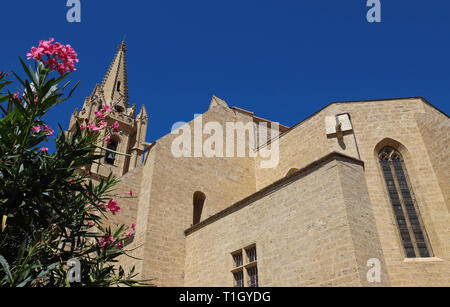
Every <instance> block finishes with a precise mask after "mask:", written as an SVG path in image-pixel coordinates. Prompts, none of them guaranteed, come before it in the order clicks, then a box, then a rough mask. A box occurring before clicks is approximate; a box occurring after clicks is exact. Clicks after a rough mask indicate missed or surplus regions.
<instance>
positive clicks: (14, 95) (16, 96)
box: [13, 92, 22, 101]
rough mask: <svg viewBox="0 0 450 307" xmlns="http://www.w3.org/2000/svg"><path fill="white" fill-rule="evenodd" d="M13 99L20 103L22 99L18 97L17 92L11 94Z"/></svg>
mask: <svg viewBox="0 0 450 307" xmlns="http://www.w3.org/2000/svg"><path fill="white" fill-rule="evenodd" d="M13 99H15V100H19V101H22V97H20V93H19V92H16V93H14V94H13Z"/></svg>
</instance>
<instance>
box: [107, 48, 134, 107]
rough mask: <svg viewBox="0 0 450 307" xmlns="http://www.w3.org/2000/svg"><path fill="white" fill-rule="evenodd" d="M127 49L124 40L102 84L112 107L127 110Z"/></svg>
mask: <svg viewBox="0 0 450 307" xmlns="http://www.w3.org/2000/svg"><path fill="white" fill-rule="evenodd" d="M126 51H127V47H126V45H125V40H124V41H122V43H121V44H120V45H119V47H118V50H117V53H116V55H115V57H114V60H113V62H112V63H111V65H110V67H109V69H108V72H107V73H106V75H105V78H104V79H103V82H102V85H101V88H102V89H103V92H104V97H105V100H106V103H107V104H108V105H110V106H112V107H116V109H117V110H125V109H127V108H128V77H127V63H126V57H125V54H126Z"/></svg>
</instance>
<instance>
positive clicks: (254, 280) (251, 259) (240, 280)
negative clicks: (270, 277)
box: [231, 244, 259, 287]
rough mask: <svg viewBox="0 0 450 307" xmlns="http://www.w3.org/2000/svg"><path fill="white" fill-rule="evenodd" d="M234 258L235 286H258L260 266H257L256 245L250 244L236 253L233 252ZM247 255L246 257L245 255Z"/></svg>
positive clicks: (232, 271)
mask: <svg viewBox="0 0 450 307" xmlns="http://www.w3.org/2000/svg"><path fill="white" fill-rule="evenodd" d="M231 256H232V258H233V269H232V270H231V273H232V274H233V280H234V286H235V287H244V286H248V287H258V286H259V280H258V267H257V265H258V264H257V260H258V257H257V253H256V246H255V245H254V244H253V245H250V246H248V247H245V248H243V249H240V250H238V251H235V252H234V253H231ZM244 256H245V257H244Z"/></svg>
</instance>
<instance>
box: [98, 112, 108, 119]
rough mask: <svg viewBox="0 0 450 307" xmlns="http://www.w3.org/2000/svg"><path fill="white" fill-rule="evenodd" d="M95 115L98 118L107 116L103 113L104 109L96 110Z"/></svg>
mask: <svg viewBox="0 0 450 307" xmlns="http://www.w3.org/2000/svg"><path fill="white" fill-rule="evenodd" d="M95 116H96V117H97V118H98V119H104V118H106V115H105V114H103V112H102V111H98V112H96V113H95Z"/></svg>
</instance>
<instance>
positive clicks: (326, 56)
mask: <svg viewBox="0 0 450 307" xmlns="http://www.w3.org/2000/svg"><path fill="white" fill-rule="evenodd" d="M381 3H382V22H381V23H379V24H370V23H368V22H367V21H366V18H365V16H366V12H367V10H368V8H367V7H366V0H345V1H336V0H320V1H317V0H308V1H306V0H295V1H294V0H283V1H275V0H270V1H267V0H257V1H256V0H239V1H237V0H227V1H219V0H177V1H174V0H159V1H153V0H148V1H119V0H81V4H82V22H81V23H79V24H75V23H73V24H71V23H68V22H67V21H66V12H67V10H68V8H66V6H65V4H66V1H65V0H53V1H51V0H40V1H16V0H15V1H2V3H1V9H0V18H1V20H2V23H3V25H2V30H3V31H2V48H0V59H1V62H0V64H1V65H0V70H7V71H9V70H15V71H20V68H19V63H18V60H17V57H18V56H19V55H20V56H23V57H25V53H26V52H28V50H29V49H30V48H31V46H36V45H37V43H38V41H39V40H42V39H48V38H49V37H54V38H55V39H56V40H57V41H60V42H62V43H70V44H72V46H73V47H74V48H75V49H76V51H77V52H78V54H79V58H80V63H79V65H78V66H77V67H78V71H77V72H75V73H74V74H72V79H73V80H75V81H77V80H81V85H80V87H79V88H78V89H77V92H76V95H75V96H74V98H73V99H71V100H69V101H68V102H66V103H65V104H64V105H60V106H58V107H57V108H55V109H54V110H53V111H52V112H51V114H49V117H48V118H47V120H48V122H49V123H50V124H51V126H52V127H56V123H57V122H59V123H61V124H62V126H63V127H64V128H67V126H68V122H69V119H70V115H71V113H72V112H73V109H74V108H75V107H78V108H80V107H81V105H82V103H83V100H84V98H85V97H86V96H88V95H89V94H90V93H91V91H92V89H93V88H94V85H95V84H96V83H97V82H101V80H102V78H103V76H104V74H105V72H106V70H107V68H108V66H109V64H110V63H111V61H112V58H113V56H114V53H115V52H116V47H117V46H118V45H119V43H120V42H121V40H122V38H123V36H124V35H126V42H127V46H128V75H129V92H130V98H131V103H136V104H137V105H138V107H140V105H141V104H145V105H146V106H147V109H148V111H149V114H150V123H149V133H148V137H147V139H148V141H154V140H155V139H158V138H160V137H161V136H163V135H165V134H167V133H169V132H170V128H171V126H172V124H173V123H175V122H177V121H189V120H191V119H192V118H193V115H194V113H202V112H204V111H206V110H207V108H208V105H209V102H210V99H211V96H212V95H217V96H219V97H221V98H223V99H225V100H226V101H227V102H228V104H229V105H230V106H238V107H241V108H244V109H247V110H252V111H254V112H255V114H256V115H258V116H261V117H264V118H268V119H271V120H274V121H279V122H280V123H282V124H285V125H288V126H291V125H294V124H296V123H297V122H300V121H301V120H303V119H304V118H306V117H308V116H309V115H311V114H312V113H314V112H315V111H317V110H319V109H320V108H322V107H323V106H325V105H327V104H328V103H330V102H332V101H345V100H366V99H379V98H393V97H410V96H423V97H424V98H426V99H427V100H429V101H430V102H431V103H432V104H433V105H435V106H436V107H438V108H439V109H441V110H442V111H444V112H446V113H447V114H449V111H450V90H449V89H450V60H449V57H450V35H449V30H450V1H448V0H434V1H424V0H411V1H408V0H395V1H393V0H381Z"/></svg>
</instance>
